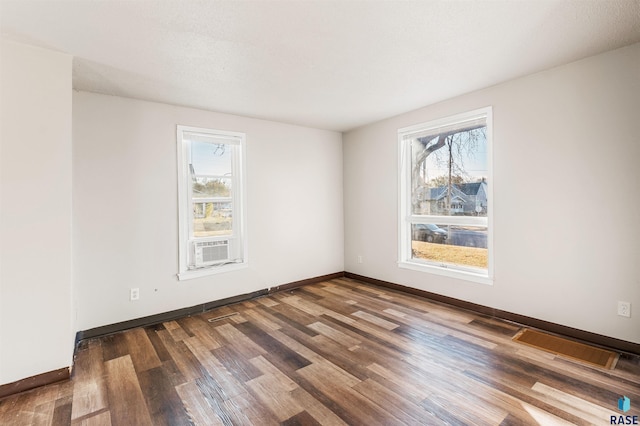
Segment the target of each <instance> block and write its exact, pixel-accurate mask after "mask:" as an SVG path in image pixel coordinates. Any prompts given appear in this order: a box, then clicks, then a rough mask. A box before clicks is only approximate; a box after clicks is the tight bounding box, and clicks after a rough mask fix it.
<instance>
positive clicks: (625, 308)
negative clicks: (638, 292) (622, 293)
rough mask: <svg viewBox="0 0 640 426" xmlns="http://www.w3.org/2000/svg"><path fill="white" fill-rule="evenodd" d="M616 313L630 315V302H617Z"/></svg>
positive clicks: (622, 315) (623, 315)
mask: <svg viewBox="0 0 640 426" xmlns="http://www.w3.org/2000/svg"><path fill="white" fill-rule="evenodd" d="M618 315H620V316H621V317H627V318H629V317H631V303H630V302H618Z"/></svg>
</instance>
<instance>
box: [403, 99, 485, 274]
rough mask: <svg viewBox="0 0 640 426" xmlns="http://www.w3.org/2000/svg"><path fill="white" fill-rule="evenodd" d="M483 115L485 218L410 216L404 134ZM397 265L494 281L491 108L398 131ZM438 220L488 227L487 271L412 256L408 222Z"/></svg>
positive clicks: (408, 169)
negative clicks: (485, 145) (485, 162)
mask: <svg viewBox="0 0 640 426" xmlns="http://www.w3.org/2000/svg"><path fill="white" fill-rule="evenodd" d="M483 115H484V116H486V123H487V128H486V133H487V168H488V173H487V198H488V201H487V210H488V214H487V217H486V218H482V217H473V216H471V217H462V216H447V217H445V216H423V217H420V218H413V219H412V215H411V197H410V196H409V194H408V191H409V188H410V183H411V167H410V166H409V165H410V164H411V152H410V150H409V149H408V144H407V143H405V142H404V140H403V139H404V137H405V136H406V135H409V134H412V133H416V132H419V131H420V132H421V131H429V130H432V129H437V128H439V127H443V126H452V125H455V124H457V123H463V122H465V121H469V120H470V119H473V118H477V117H479V116H483ZM398 171H399V179H398V267H400V268H403V269H410V270H414V271H421V272H427V273H431V274H435V275H442V276H446V277H450V278H456V279H460V280H466V281H472V282H476V283H480V284H487V285H492V284H493V279H494V275H493V257H494V252H493V212H494V209H493V205H494V202H493V109H492V107H490V106H489V107H485V108H480V109H476V110H473V111H468V112H465V113H461V114H457V115H454V116H450V117H445V118H441V119H437V120H433V121H429V122H426V123H421V124H417V125H413V126H409V127H404V128H402V129H399V130H398ZM436 222H437V223H438V224H445V225H457V224H462V223H464V224H473V225H478V226H486V227H487V249H488V264H487V272H486V274H485V273H480V272H475V271H473V270H472V269H473V268H469V269H468V270H467V269H465V268H464V267H455V269H453V268H454V267H453V266H449V265H446V264H437V263H435V262H427V261H424V260H419V259H413V258H411V223H436Z"/></svg>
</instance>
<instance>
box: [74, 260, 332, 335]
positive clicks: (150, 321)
mask: <svg viewBox="0 0 640 426" xmlns="http://www.w3.org/2000/svg"><path fill="white" fill-rule="evenodd" d="M341 277H344V272H336V273H333V274H328V275H322V276H319V277H314V278H307V279H305V280H301V281H295V282H292V283H288V284H281V285H278V286H275V287H270V288H265V289H262V290H258V291H254V292H252V293H247V294H241V295H238V296H233V297H229V298H226V299H220V300H214V301H212V302H206V303H201V304H198V305H195V306H191V307H188V308H182V309H176V310H174V311H169V312H163V313H160V314H156V315H150V316H147V317H142V318H136V319H132V320H128V321H123V322H118V323H115V324H109V325H104V326H101V327H96V328H92V329H89V330H83V331H79V332H78V333H76V347H77V346H78V343H79V342H80V341H82V340H85V339H91V338H94V337H101V336H106V335H109V334H113V333H118V332H121V331H125V330H129V329H132V328H137V327H147V326H150V325H155V324H160V323H163V322H166V321H172V320H175V319H178V318H182V317H186V316H189V315H197V314H201V313H203V312H207V311H210V310H211V309H215V308H219V307H221V306H225V305H232V304H234V303H239V302H244V301H246V300H251V299H255V298H256V297H260V296H264V295H267V294H272V293H275V292H278V291H286V290H292V289H294V288H297V287H302V286H304V285H308V284H315V283H320V282H323V281H328V280H332V279H334V278H341Z"/></svg>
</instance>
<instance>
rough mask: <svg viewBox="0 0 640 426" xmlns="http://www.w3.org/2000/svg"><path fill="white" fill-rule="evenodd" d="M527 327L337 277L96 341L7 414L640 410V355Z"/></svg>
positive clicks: (525, 420)
mask: <svg viewBox="0 0 640 426" xmlns="http://www.w3.org/2000/svg"><path fill="white" fill-rule="evenodd" d="M518 330H519V327H518V326H517V325H514V324H511V323H508V322H504V321H499V320H495V319H491V318H488V317H485V316H481V315H476V314H472V313H469V312H466V311H463V310H459V309H456V308H451V307H448V306H445V305H441V304H437V303H432V302H429V301H427V300H425V299H421V298H418V297H415V296H411V295H407V294H404V293H399V292H395V291H393V290H387V289H381V288H378V287H374V286H371V285H368V284H363V283H360V282H358V281H353V280H349V279H336V280H332V281H327V282H323V283H320V284H314V285H309V286H305V287H302V288H299V289H296V290H293V291H287V292H281V293H276V294H273V295H270V296H265V297H262V298H259V299H255V300H252V301H247V302H243V303H239V304H235V305H230V306H226V307H223V308H219V309H215V310H212V311H209V312H206V313H204V314H201V315H197V316H192V317H186V318H182V319H179V320H177V321H170V322H166V323H164V324H161V325H157V326H152V327H146V328H138V329H133V330H130V331H126V332H123V333H118V334H113V335H110V336H106V337H102V338H94V339H90V340H86V341H83V342H81V344H80V346H79V348H78V351H77V355H76V362H75V368H74V371H73V375H72V379H71V380H70V381H67V382H62V383H59V384H54V385H49V386H45V387H42V388H39V389H35V390H32V391H30V392H25V393H22V394H19V395H14V396H11V397H8V398H5V399H3V400H0V424H2V425H51V424H52V425H86V426H89V425H127V426H129V425H136V426H141V425H344V424H348V425H396V424H398V425H400V424H408V425H418V424H426V425H439V424H450V425H535V424H541V425H554V424H558V425H563V424H578V425H587V424H603V425H604V424H610V417H611V416H620V415H629V416H633V415H640V409H639V408H640V359H639V357H632V356H628V355H627V356H625V355H623V356H621V358H620V360H619V361H618V364H617V366H616V368H615V369H613V370H604V369H598V368H595V367H590V366H586V365H581V364H578V363H576V362H573V361H569V360H565V359H561V358H557V357H555V356H553V355H551V354H549V353H546V352H542V351H539V350H536V349H532V348H529V347H527V346H525V345H521V344H518V343H515V342H513V341H512V340H511V338H512V337H513V336H514V335H515V334H516V332H517V331H518ZM43 351H46V348H43ZM620 395H626V396H627V397H629V398H630V400H631V410H630V411H628V412H626V413H621V412H620V411H618V410H617V400H618V398H619V397H620Z"/></svg>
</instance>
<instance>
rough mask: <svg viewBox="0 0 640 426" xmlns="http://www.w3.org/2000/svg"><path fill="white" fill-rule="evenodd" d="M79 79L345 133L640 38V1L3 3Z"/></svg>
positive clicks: (141, 95) (14, 24) (82, 84)
mask: <svg viewBox="0 0 640 426" xmlns="http://www.w3.org/2000/svg"><path fill="white" fill-rule="evenodd" d="M0 31H1V33H2V36H3V37H4V38H7V39H11V40H15V41H19V42H23V43H28V44H32V45H37V46H42V47H46V48H49V49H53V50H57V51H61V52H66V53H68V54H70V55H73V56H74V61H73V86H74V88H76V89H78V90H86V91H91V92H98V93H104V94H111V95H118V96H124V97H130V98H136V99H144V100H150V101H158V102H164V103H169V104H175V105H184V106H189V107H195V108H201V109H207V110H212V111H219V112H226V113H232V114H239V115H243V116H248V117H256V118H262V119H268V120H275V121H280V122H285V123H293V124H299V125H304V126H310V127H317V128H322V129H329V130H336V131H346V130H349V129H353V128H355V127H358V126H361V125H364V124H367V123H370V122H374V121H377V120H380V119H382V118H386V117H389V116H393V115H396V114H400V113H403V112H406V111H409V110H412V109H415V108H419V107H422V106H425V105H429V104H432V103H435V102H438V101H441V100H444V99H448V98H451V97H453V96H457V95H460V94H463V93H468V92H470V91H473V90H477V89H480V88H484V87H488V86H491V85H494V84H497V83H500V82H503V81H506V80H509V79H513V78H516V77H519V76H523V75H526V74H531V73H533V72H537V71H541V70H544V69H548V68H550V67H554V66H557V65H561V64H565V63H568V62H571V61H574V60H577V59H581V58H584V57H587V56H590V55H594V54H597V53H601V52H604V51H607V50H611V49H615V48H618V47H622V46H625V45H629V44H632V43H635V42H639V41H640V0H519V1H516V0H509V1H504V0H492V1H489V0H475V1H470V0H469V1H455V0H454V1H451V0H423V1H350V0H342V1H320V0H316V1H313V0H311V1H308V0H307V1H302V0H299V1H269V0H263V1H213V0H202V1H198V0H137V1H113V0H111V1H107V0H84V1H80V0H73V1H63V0H46V1H33V0H0Z"/></svg>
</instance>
